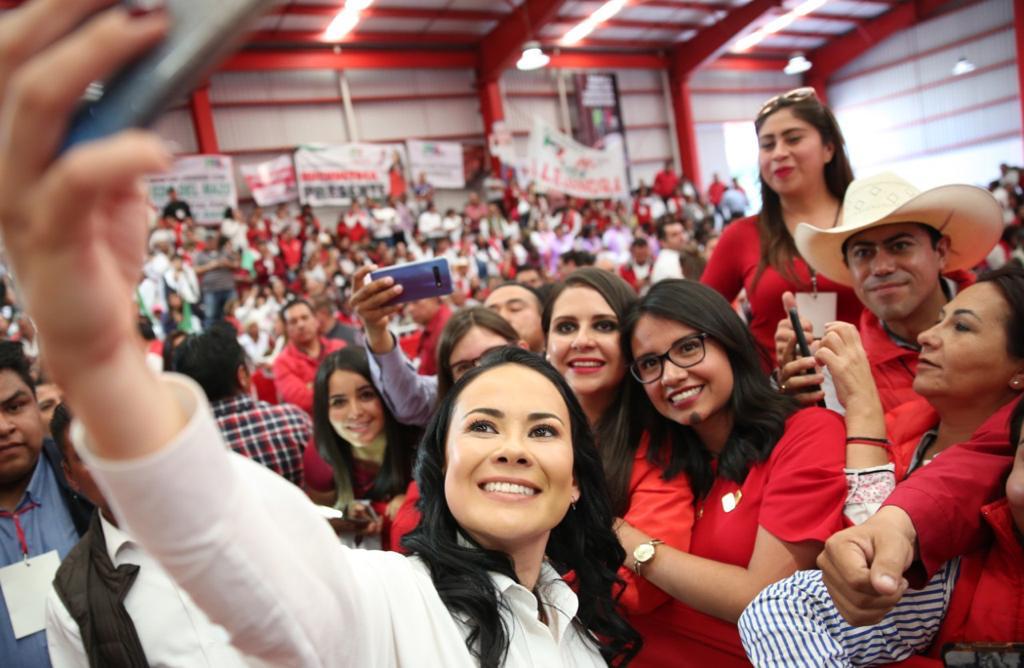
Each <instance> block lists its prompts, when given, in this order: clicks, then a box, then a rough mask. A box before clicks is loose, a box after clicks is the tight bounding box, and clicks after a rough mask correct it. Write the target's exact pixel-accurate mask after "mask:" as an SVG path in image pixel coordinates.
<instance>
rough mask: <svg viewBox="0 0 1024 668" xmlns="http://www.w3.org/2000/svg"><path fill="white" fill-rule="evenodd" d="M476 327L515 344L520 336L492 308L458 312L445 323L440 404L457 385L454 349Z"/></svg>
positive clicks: (439, 358)
mask: <svg viewBox="0 0 1024 668" xmlns="http://www.w3.org/2000/svg"><path fill="white" fill-rule="evenodd" d="M474 327H481V328H483V329H486V330H490V331H491V332H494V333H495V334H497V335H498V336H500V337H502V338H503V339H505V340H506V341H507V342H508V343H510V344H513V345H514V344H515V343H516V341H518V340H519V335H518V334H516V330H515V329H513V328H512V325H510V324H509V323H508V321H507V320H505V319H504V318H502V317H501V316H500V315H498V314H497V313H495V312H494V311H492V310H490V309H489V308H484V307H483V306H473V307H470V308H462V309H459V310H458V311H456V312H455V313H454V314H453V315H452V317H451V318H449V319H448V322H447V323H445V326H444V329H442V330H441V337H440V338H439V339H438V343H437V400H438V401H441V400H442V399H444V395H446V394H448V390H450V389H451V388H452V385H454V384H455V378H454V376H452V365H451V357H452V350H454V349H455V346H457V345H458V344H459V341H461V340H462V337H464V336H465V335H466V334H468V333H469V330H471V329H473V328H474Z"/></svg>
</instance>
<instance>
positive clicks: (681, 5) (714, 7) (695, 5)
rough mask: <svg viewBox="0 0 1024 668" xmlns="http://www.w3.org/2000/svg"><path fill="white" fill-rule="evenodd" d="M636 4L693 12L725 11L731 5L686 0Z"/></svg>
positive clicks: (641, 1)
mask: <svg viewBox="0 0 1024 668" xmlns="http://www.w3.org/2000/svg"><path fill="white" fill-rule="evenodd" d="M636 4H637V5H644V6H646V7H664V8H665V9H689V10H690V11H694V12H727V11H729V10H730V9H733V6H732V5H730V4H729V3H727V2H689V1H687V0H639V2H637V3H636Z"/></svg>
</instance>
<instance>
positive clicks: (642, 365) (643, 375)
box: [629, 332, 708, 385]
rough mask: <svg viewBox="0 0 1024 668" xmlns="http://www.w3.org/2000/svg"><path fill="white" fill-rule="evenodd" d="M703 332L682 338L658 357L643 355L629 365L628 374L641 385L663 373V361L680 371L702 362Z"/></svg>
mask: <svg viewBox="0 0 1024 668" xmlns="http://www.w3.org/2000/svg"><path fill="white" fill-rule="evenodd" d="M706 338H708V335H707V334H705V333H704V332H701V333H699V334H691V335H689V336H684V337H683V338H681V339H679V340H678V341H676V342H675V343H673V344H672V347H671V348H669V349H668V350H667V351H665V352H663V353H662V354H660V355H644V356H642V357H639V358H637V359H636V360H635V361H634V362H633V363H632V364H630V365H629V372H630V373H631V374H633V377H634V378H636V379H637V380H638V381H640V382H641V383H644V384H645V385H646V384H647V383H653V382H654V381H656V380H658V379H659V378H661V376H662V374H663V373H665V360H668V361H669V362H672V364H675V365H676V366H677V367H679V368H680V369H688V368H690V367H691V366H696V365H697V364H700V363H701V362H703V361H704V353H705V347H704V339H706Z"/></svg>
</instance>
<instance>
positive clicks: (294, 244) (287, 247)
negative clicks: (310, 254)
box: [278, 237, 302, 269]
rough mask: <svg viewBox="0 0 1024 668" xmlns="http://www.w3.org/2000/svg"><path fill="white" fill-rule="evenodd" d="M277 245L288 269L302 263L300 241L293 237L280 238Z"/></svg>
mask: <svg viewBox="0 0 1024 668" xmlns="http://www.w3.org/2000/svg"><path fill="white" fill-rule="evenodd" d="M278 245H279V246H280V247H281V257H283V258H284V263H285V266H287V267H288V268H289V269H296V268H297V267H298V266H299V265H300V264H302V242H301V241H299V240H298V239H296V238H294V237H293V238H292V239H291V240H290V241H285V240H284V239H282V240H281V241H280V242H279V244H278Z"/></svg>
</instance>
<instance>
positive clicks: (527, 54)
mask: <svg viewBox="0 0 1024 668" xmlns="http://www.w3.org/2000/svg"><path fill="white" fill-rule="evenodd" d="M549 62H551V56H549V55H548V54H546V53H544V52H543V51H541V50H540V43H539V42H527V43H525V44H523V55H521V56H519V61H518V62H516V69H517V70H522V71H524V72H528V71H530V70H539V69H540V68H542V67H544V66H545V65H547V64H548V63H549Z"/></svg>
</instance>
